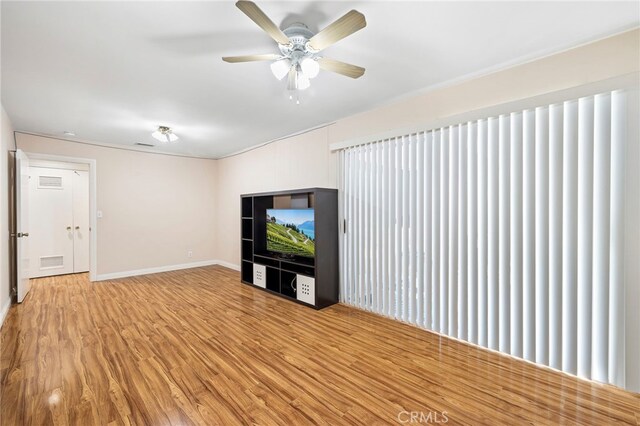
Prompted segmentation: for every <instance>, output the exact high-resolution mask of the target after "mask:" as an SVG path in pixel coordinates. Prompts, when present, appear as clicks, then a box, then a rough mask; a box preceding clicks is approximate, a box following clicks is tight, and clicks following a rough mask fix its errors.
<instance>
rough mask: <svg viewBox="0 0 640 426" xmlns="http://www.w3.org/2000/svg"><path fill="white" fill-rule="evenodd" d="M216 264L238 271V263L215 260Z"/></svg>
mask: <svg viewBox="0 0 640 426" xmlns="http://www.w3.org/2000/svg"><path fill="white" fill-rule="evenodd" d="M216 265H220V266H224V267H225V268H229V269H233V270H234V271H238V272H240V265H236V264H235V263H230V262H225V261H224V260H216Z"/></svg>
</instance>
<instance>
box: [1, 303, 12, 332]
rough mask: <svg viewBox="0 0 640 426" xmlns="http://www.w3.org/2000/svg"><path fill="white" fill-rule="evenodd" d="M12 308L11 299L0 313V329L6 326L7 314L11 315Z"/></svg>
mask: <svg viewBox="0 0 640 426" xmlns="http://www.w3.org/2000/svg"><path fill="white" fill-rule="evenodd" d="M10 307H11V299H9V300H7V303H5V304H4V306H3V307H2V310H1V311H0V328H2V325H3V324H4V320H5V319H6V318H7V314H8V313H9V308H10Z"/></svg>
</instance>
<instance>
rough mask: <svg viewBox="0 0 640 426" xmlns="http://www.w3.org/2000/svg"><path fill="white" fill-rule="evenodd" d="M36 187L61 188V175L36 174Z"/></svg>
mask: <svg viewBox="0 0 640 426" xmlns="http://www.w3.org/2000/svg"><path fill="white" fill-rule="evenodd" d="M38 189H62V176H38Z"/></svg>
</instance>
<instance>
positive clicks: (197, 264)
mask: <svg viewBox="0 0 640 426" xmlns="http://www.w3.org/2000/svg"><path fill="white" fill-rule="evenodd" d="M211 265H220V266H224V267H227V268H230V269H233V270H236V271H239V270H240V267H239V266H238V265H234V264H232V263H228V262H225V261H223V260H203V261H201V262H191V263H182V264H179V265H168V266H157V267H154V268H146V269H136V270H133V271H122V272H112V273H109V274H98V275H97V276H96V281H105V280H115V279H118V278H126V277H135V276H138V275H148V274H157V273H158V272H169V271H179V270H181V269H190V268H200V267H202V266H211Z"/></svg>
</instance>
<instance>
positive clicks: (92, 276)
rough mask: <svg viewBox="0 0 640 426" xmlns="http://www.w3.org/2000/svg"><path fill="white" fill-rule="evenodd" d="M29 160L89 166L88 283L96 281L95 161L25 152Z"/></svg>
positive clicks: (96, 202) (96, 187) (96, 208)
mask: <svg viewBox="0 0 640 426" xmlns="http://www.w3.org/2000/svg"><path fill="white" fill-rule="evenodd" d="M25 154H27V156H28V157H29V159H34V160H47V161H59V162H63V163H77V164H88V165H89V226H90V227H91V232H90V235H89V259H90V260H89V281H97V276H98V220H97V218H98V191H97V189H98V185H97V179H96V160H95V159H92V158H79V157H68V156H64V155H53V154H41V153H37V152H27V151H25Z"/></svg>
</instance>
